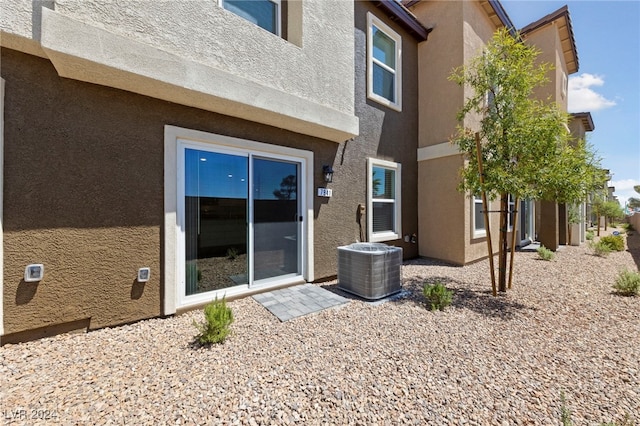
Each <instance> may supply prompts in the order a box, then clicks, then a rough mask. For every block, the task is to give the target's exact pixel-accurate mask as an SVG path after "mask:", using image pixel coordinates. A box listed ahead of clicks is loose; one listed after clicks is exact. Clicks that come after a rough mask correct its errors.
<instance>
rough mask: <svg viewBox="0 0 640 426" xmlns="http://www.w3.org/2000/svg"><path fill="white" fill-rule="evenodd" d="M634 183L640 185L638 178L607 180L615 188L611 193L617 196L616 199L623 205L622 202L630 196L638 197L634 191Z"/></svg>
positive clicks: (639, 195)
mask: <svg viewBox="0 0 640 426" xmlns="http://www.w3.org/2000/svg"><path fill="white" fill-rule="evenodd" d="M636 185H640V180H635V179H622V180H612V181H611V182H609V186H614V187H615V188H616V190H615V192H614V193H613V195H615V196H616V197H618V201H620V205H621V206H622V207H624V203H625V202H626V201H627V200H628V199H629V198H631V197H634V198H640V194H638V193H637V192H636V191H634V189H633V187H634V186H636Z"/></svg>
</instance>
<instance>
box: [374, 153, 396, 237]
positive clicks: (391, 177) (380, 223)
mask: <svg viewBox="0 0 640 426" xmlns="http://www.w3.org/2000/svg"><path fill="white" fill-rule="evenodd" d="M400 172H401V167H400V164H398V163H393V162H391V161H383V160H376V159H373V158H369V160H368V164H367V177H368V182H369V185H368V188H367V190H368V197H367V201H368V202H367V204H368V210H369V214H368V215H367V219H368V227H367V228H368V235H369V241H371V242H380V241H389V240H397V239H398V238H400V235H401V234H402V231H401V229H400V223H401V217H402V216H401V212H400V189H401V183H400Z"/></svg>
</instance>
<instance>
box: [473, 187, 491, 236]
mask: <svg viewBox="0 0 640 426" xmlns="http://www.w3.org/2000/svg"><path fill="white" fill-rule="evenodd" d="M470 199H471V231H472V233H473V238H482V237H486V236H487V228H486V226H487V225H486V224H485V226H484V227H483V228H479V227H478V225H476V204H479V205H480V206H481V207H480V209H481V210H483V208H482V197H480V196H477V195H473V196H471V197H470Z"/></svg>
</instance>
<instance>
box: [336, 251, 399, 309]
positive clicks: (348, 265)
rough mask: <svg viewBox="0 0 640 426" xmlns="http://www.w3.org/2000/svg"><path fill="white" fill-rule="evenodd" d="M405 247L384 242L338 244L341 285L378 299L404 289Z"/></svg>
mask: <svg viewBox="0 0 640 426" xmlns="http://www.w3.org/2000/svg"><path fill="white" fill-rule="evenodd" d="M401 267H402V248H401V247H392V246H388V245H386V244H382V243H354V244H350V245H348V246H342V247H338V288H339V289H340V290H344V291H347V292H349V293H352V294H355V295H356V296H360V297H362V298H363V299H368V300H376V299H381V298H383V297H387V296H390V295H392V294H395V293H398V292H399V291H400V290H402V282H401V279H400V271H401Z"/></svg>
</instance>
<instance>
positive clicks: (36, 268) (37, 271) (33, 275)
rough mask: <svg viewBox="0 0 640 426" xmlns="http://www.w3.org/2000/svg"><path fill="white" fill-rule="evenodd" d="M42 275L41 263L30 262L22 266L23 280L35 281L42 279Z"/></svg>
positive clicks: (42, 267) (42, 266)
mask: <svg viewBox="0 0 640 426" xmlns="http://www.w3.org/2000/svg"><path fill="white" fill-rule="evenodd" d="M43 277H44V265H43V264H42V263H32V264H31V265H27V267H26V268H24V282H26V283H35V282H38V281H42V278H43Z"/></svg>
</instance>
